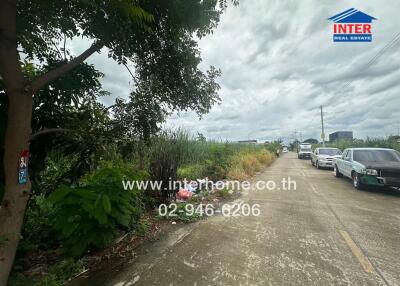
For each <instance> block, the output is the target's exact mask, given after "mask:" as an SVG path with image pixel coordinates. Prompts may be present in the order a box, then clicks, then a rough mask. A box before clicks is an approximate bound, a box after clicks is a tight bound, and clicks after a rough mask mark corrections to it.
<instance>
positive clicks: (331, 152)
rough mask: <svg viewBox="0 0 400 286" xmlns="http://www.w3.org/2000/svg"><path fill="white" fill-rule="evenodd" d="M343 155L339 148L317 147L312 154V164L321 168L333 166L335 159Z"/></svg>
mask: <svg viewBox="0 0 400 286" xmlns="http://www.w3.org/2000/svg"><path fill="white" fill-rule="evenodd" d="M340 157H342V151H340V150H339V149H338V148H325V147H321V148H315V150H314V152H313V153H312V154H311V165H313V166H315V167H317V169H319V168H333V159H335V158H340Z"/></svg>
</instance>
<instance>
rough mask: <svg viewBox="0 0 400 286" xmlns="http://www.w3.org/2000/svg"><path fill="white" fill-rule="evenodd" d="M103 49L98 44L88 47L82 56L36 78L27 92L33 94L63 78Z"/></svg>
mask: <svg viewBox="0 0 400 286" xmlns="http://www.w3.org/2000/svg"><path fill="white" fill-rule="evenodd" d="M102 47H103V44H101V43H100V42H96V43H94V44H93V45H91V46H90V48H88V49H87V50H86V51H84V52H83V53H82V54H80V55H79V56H77V57H76V58H74V59H72V60H70V61H69V62H67V63H65V64H63V65H62V66H59V67H57V68H55V69H53V70H51V71H49V72H48V73H46V74H44V75H41V76H39V77H38V78H36V79H35V80H34V81H33V82H32V83H31V84H30V85H29V86H28V90H30V92H31V93H32V94H33V93H35V92H36V91H38V90H39V89H40V88H42V87H43V86H45V85H46V84H48V83H49V82H50V81H52V80H54V79H56V78H58V77H60V76H63V75H64V74H66V73H67V72H69V71H70V70H72V69H74V68H75V67H77V66H78V65H79V64H81V63H82V62H83V61H84V60H86V59H87V58H88V57H89V56H91V55H92V54H93V53H95V52H97V51H98V50H99V49H101V48H102Z"/></svg>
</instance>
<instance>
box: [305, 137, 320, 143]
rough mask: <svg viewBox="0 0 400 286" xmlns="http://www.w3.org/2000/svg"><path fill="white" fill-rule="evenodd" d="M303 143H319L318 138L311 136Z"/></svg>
mask: <svg viewBox="0 0 400 286" xmlns="http://www.w3.org/2000/svg"><path fill="white" fill-rule="evenodd" d="M303 143H310V144H318V140H317V139H314V138H309V139H307V140H304V141H303Z"/></svg>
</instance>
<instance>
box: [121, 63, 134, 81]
mask: <svg viewBox="0 0 400 286" xmlns="http://www.w3.org/2000/svg"><path fill="white" fill-rule="evenodd" d="M123 65H124V67H126V69H127V70H128V72H129V73H130V74H131V76H132V79H133V80H135V76H134V75H133V73H132V72H131V70H130V69H129V67H128V65H127V64H123Z"/></svg>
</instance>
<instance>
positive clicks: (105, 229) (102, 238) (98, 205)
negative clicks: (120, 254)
mask: <svg viewBox="0 0 400 286" xmlns="http://www.w3.org/2000/svg"><path fill="white" fill-rule="evenodd" d="M145 177H146V174H145V173H143V172H140V171H138V170H137V169H135V168H133V167H132V166H131V165H129V164H126V163H122V162H118V163H115V162H107V163H103V164H102V165H101V167H100V168H99V169H98V170H96V171H95V172H93V173H90V174H88V175H86V176H84V177H83V178H82V180H81V182H80V185H79V187H70V186H61V187H60V188H58V189H57V190H56V191H55V192H54V193H53V194H51V196H50V197H49V199H50V202H52V203H53V204H54V205H55V206H56V207H57V208H58V211H57V214H56V219H55V224H54V228H55V230H56V231H58V232H59V234H60V239H61V241H62V245H63V248H64V251H65V253H66V254H67V255H70V256H74V257H76V256H80V255H82V254H83V253H84V252H85V251H87V250H90V249H96V248H102V247H105V246H107V245H109V244H111V243H112V241H113V240H114V238H115V235H116V233H117V230H118V229H121V228H122V229H125V230H130V229H132V228H134V227H135V226H136V224H137V223H138V221H139V218H140V215H141V213H142V209H143V206H142V200H141V199H142V197H141V196H142V194H141V192H140V191H139V190H137V189H133V190H124V189H123V186H122V180H142V179H144V178H145Z"/></svg>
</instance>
